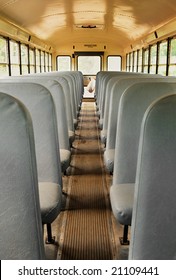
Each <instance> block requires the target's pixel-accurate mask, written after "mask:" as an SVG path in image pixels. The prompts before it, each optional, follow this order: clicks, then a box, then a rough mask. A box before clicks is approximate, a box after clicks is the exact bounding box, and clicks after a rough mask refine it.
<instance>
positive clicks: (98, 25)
mask: <svg viewBox="0 0 176 280" xmlns="http://www.w3.org/2000/svg"><path fill="white" fill-rule="evenodd" d="M75 27H76V28H82V29H103V25H102V24H96V25H94V24H76V25H75Z"/></svg>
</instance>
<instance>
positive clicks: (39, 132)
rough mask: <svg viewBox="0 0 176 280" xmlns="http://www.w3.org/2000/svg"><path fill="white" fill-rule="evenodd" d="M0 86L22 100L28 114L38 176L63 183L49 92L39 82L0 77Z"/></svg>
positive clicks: (42, 179)
mask: <svg viewBox="0 0 176 280" xmlns="http://www.w3.org/2000/svg"><path fill="white" fill-rule="evenodd" d="M0 90H1V91H4V92H5V93H7V94H9V95H12V96H14V97H16V98H18V99H19V100H20V101H22V102H23V103H24V105H25V106H26V107H27V109H28V110H29V112H30V114H31V117H32V121H33V126H34V138H35V147H36V157H37V168H38V180H39V181H40V182H52V183H56V184H59V185H60V186H62V175H61V164H60V157H59V140H58V131H57V120H56V112H55V107H54V102H53V98H52V96H51V94H50V92H49V91H48V90H47V88H45V87H43V86H42V85H39V84H34V83H27V82H23V83H19V82H15V81H14V82H3V80H2V81H0Z"/></svg>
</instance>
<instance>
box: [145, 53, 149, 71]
mask: <svg viewBox="0 0 176 280" xmlns="http://www.w3.org/2000/svg"><path fill="white" fill-rule="evenodd" d="M148 60H149V49H145V50H144V73H148Z"/></svg>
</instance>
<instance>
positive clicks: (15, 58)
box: [10, 40, 20, 76]
mask: <svg viewBox="0 0 176 280" xmlns="http://www.w3.org/2000/svg"><path fill="white" fill-rule="evenodd" d="M10 62H11V75H12V76H13V75H15V76H16V75H20V57H19V44H18V43H17V42H15V41H11V40H10Z"/></svg>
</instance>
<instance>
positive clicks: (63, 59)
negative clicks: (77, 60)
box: [57, 55, 71, 71]
mask: <svg viewBox="0 0 176 280" xmlns="http://www.w3.org/2000/svg"><path fill="white" fill-rule="evenodd" d="M57 70H58V71H70V70H71V57H70V56H69V55H63V56H62V55H59V56H58V57H57Z"/></svg>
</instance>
